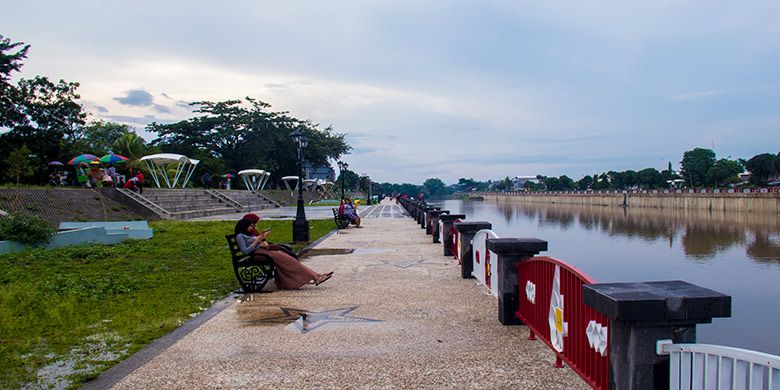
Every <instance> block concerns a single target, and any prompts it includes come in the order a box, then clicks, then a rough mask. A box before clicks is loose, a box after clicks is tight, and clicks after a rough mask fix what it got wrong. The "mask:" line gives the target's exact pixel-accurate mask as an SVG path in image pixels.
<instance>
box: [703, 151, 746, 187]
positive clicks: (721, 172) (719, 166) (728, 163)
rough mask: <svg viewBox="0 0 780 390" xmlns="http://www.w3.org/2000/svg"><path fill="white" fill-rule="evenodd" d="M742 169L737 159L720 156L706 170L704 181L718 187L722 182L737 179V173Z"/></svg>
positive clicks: (732, 181) (731, 181) (730, 181)
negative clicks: (720, 157)
mask: <svg viewBox="0 0 780 390" xmlns="http://www.w3.org/2000/svg"><path fill="white" fill-rule="evenodd" d="M744 170H745V169H744V168H743V167H742V164H740V163H739V161H735V160H729V159H725V158H722V159H720V160H718V161H716V162H715V164H714V165H713V166H712V168H710V169H709V170H708V171H707V176H706V178H705V181H706V183H707V185H710V186H713V187H718V186H719V185H720V184H723V183H734V182H736V181H737V175H738V174H740V173H742V172H744Z"/></svg>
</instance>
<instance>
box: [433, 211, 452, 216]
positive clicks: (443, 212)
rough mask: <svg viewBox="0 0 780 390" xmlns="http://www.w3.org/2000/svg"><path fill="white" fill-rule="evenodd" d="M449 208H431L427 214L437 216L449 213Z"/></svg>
mask: <svg viewBox="0 0 780 390" xmlns="http://www.w3.org/2000/svg"><path fill="white" fill-rule="evenodd" d="M449 213H450V210H433V211H429V212H428V214H430V215H431V216H432V217H438V216H440V215H442V214H449Z"/></svg>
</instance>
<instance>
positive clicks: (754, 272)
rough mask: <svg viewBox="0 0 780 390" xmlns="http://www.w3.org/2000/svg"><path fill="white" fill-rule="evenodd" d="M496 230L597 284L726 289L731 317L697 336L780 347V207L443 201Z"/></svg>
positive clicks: (773, 348)
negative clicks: (734, 209) (680, 283)
mask: <svg viewBox="0 0 780 390" xmlns="http://www.w3.org/2000/svg"><path fill="white" fill-rule="evenodd" d="M441 206H442V207H443V209H446V210H450V211H451V212H453V213H456V212H459V213H462V214H465V215H466V219H467V220H469V221H487V222H490V223H492V224H493V231H495V232H496V233H497V234H498V235H499V236H500V237H535V238H540V239H543V240H547V241H548V242H549V250H548V251H547V252H544V253H542V254H541V255H544V256H551V257H555V258H558V259H561V260H563V261H566V262H567V263H569V264H572V265H574V266H576V267H577V268H579V269H581V270H582V271H584V272H585V273H587V274H588V275H590V276H591V277H593V279H595V280H596V281H597V282H604V283H606V282H635V281H658V280H684V281H687V282H690V283H693V284H696V285H699V286H702V287H706V288H709V289H712V290H715V291H719V292H721V293H724V294H728V295H731V297H732V302H731V304H732V316H731V318H716V319H714V320H713V322H712V324H705V325H699V326H698V328H697V334H698V341H699V342H701V343H708V344H719V345H727V346H733V347H740V348H747V349H752V350H758V351H762V352H768V353H772V354H777V355H780V337H776V336H775V335H774V332H776V331H777V330H778V325H780V215H776V214H770V215H766V214H764V215H759V214H751V213H723V212H720V213H718V212H708V211H690V210H659V209H647V208H633V209H632V208H628V209H623V208H620V207H604V206H567V205H552V204H551V205H546V204H524V203H517V202H488V201H465V200H464V201H461V200H447V201H444V202H443V204H441Z"/></svg>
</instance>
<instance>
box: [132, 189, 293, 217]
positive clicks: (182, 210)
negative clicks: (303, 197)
mask: <svg viewBox="0 0 780 390" xmlns="http://www.w3.org/2000/svg"><path fill="white" fill-rule="evenodd" d="M117 191H118V192H119V193H120V194H122V195H124V198H125V200H126V201H128V202H132V203H134V204H135V205H136V206H142V207H143V208H145V209H147V210H148V212H147V214H148V213H153V214H154V215H155V216H157V217H159V218H161V219H190V218H199V217H206V216H210V215H219V214H230V213H240V212H245V211H249V210H258V209H265V208H271V207H279V204H278V203H276V202H274V201H273V200H271V199H269V198H268V197H266V196H264V195H262V194H260V193H252V192H250V191H242V190H201V189H175V190H164V189H157V188H144V192H143V194H138V193H135V192H133V191H129V190H125V189H119V190H117Z"/></svg>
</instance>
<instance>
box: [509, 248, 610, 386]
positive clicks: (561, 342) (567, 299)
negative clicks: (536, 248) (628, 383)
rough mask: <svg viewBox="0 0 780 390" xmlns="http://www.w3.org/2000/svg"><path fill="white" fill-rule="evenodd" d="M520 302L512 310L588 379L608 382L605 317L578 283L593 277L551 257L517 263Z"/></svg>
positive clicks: (594, 382) (600, 383)
mask: <svg viewBox="0 0 780 390" xmlns="http://www.w3.org/2000/svg"><path fill="white" fill-rule="evenodd" d="M516 268H517V274H518V283H519V288H520V302H519V305H518V310H517V312H516V313H515V315H516V316H517V318H519V319H520V320H522V321H523V322H524V323H525V324H526V325H527V326H528V327H529V328H530V330H531V334H530V336H529V338H531V339H534V338H535V337H536V336H539V338H541V339H542V340H543V341H544V342H545V343H546V344H547V345H548V346H549V347H550V348H552V349H553V351H555V354H556V355H557V359H556V365H557V366H560V365H561V360H562V361H565V362H566V364H568V365H569V367H571V368H572V369H573V370H574V371H575V372H577V374H579V375H580V377H582V378H583V379H584V380H585V381H586V382H587V383H588V384H589V385H591V386H592V387H594V388H597V389H605V388H608V387H609V356H608V352H609V332H608V325H609V319H608V318H607V317H606V316H604V315H602V314H600V313H598V312H596V311H595V310H594V309H593V308H591V307H589V306H587V305H585V304H584V303H582V285H583V284H591V283H594V280H593V279H592V278H591V277H590V276H588V275H586V274H585V273H583V272H582V271H580V270H578V269H577V268H575V267H574V266H571V265H569V264H566V263H565V262H563V261H561V260H558V259H554V258H551V257H533V258H531V259H529V260H526V261H523V262H521V263H519V264H517V265H516Z"/></svg>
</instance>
